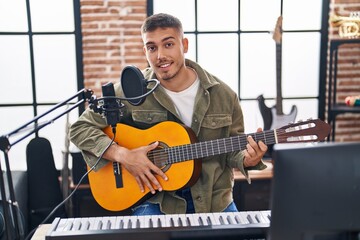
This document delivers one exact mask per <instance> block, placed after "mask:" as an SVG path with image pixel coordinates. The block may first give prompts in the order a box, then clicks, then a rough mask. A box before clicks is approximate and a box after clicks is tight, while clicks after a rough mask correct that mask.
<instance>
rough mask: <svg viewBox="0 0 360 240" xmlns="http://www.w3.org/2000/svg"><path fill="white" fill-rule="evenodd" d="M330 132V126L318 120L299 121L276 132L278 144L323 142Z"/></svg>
mask: <svg viewBox="0 0 360 240" xmlns="http://www.w3.org/2000/svg"><path fill="white" fill-rule="evenodd" d="M330 131H331V127H330V125H329V124H328V123H326V122H324V121H321V120H320V119H314V120H312V119H310V120H307V121H300V122H297V123H293V124H289V125H286V126H284V127H281V128H279V129H277V130H276V132H277V139H278V143H296V142H319V141H324V140H325V138H326V137H327V136H328V135H329V134H330Z"/></svg>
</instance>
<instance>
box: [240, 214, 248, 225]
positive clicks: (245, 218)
mask: <svg viewBox="0 0 360 240" xmlns="http://www.w3.org/2000/svg"><path fill="white" fill-rule="evenodd" d="M238 216H239V217H241V219H242V220H243V224H249V223H250V222H249V219H248V218H247V216H248V215H247V213H246V212H239V213H238Z"/></svg>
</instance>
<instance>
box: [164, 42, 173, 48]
mask: <svg viewBox="0 0 360 240" xmlns="http://www.w3.org/2000/svg"><path fill="white" fill-rule="evenodd" d="M173 45H174V44H173V43H172V42H169V43H166V44H165V47H167V48H169V47H172V46H173Z"/></svg>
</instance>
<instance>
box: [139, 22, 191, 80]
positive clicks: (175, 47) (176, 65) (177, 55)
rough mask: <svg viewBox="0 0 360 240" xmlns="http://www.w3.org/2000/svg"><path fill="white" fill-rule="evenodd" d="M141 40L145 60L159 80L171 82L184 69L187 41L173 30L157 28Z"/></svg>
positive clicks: (145, 34) (144, 35)
mask: <svg viewBox="0 0 360 240" xmlns="http://www.w3.org/2000/svg"><path fill="white" fill-rule="evenodd" d="M142 38H143V41H144V53H145V55H146V58H147V60H148V62H149V64H150V67H151V68H152V69H153V70H154V72H155V74H156V76H157V78H158V79H159V80H171V79H173V78H174V77H176V76H177V74H178V73H179V72H180V71H181V70H182V69H184V67H185V56H184V54H185V53H186V52H187V51H188V41H187V39H186V38H183V35H182V34H181V33H179V32H178V31H177V30H176V29H175V28H157V29H156V30H155V31H152V32H146V33H144V34H143V35H142Z"/></svg>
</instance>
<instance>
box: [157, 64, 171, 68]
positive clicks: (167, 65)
mask: <svg viewBox="0 0 360 240" xmlns="http://www.w3.org/2000/svg"><path fill="white" fill-rule="evenodd" d="M170 65H171V64H170V63H165V64H161V65H159V68H167V67H169V66H170Z"/></svg>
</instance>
